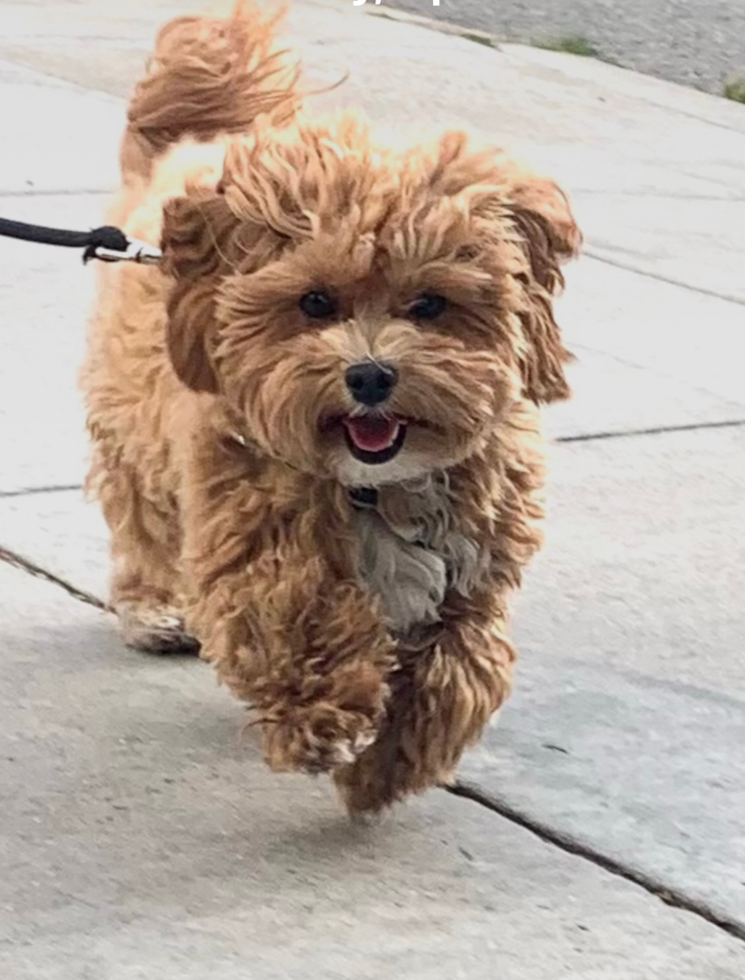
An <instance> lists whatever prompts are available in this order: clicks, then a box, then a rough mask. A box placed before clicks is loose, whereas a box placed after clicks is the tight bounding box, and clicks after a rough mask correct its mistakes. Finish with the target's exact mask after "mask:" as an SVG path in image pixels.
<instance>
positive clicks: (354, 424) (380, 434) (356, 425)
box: [344, 415, 398, 453]
mask: <svg viewBox="0 0 745 980" xmlns="http://www.w3.org/2000/svg"><path fill="white" fill-rule="evenodd" d="M344 424H345V425H346V427H347V432H348V433H349V437H350V439H351V440H352V442H353V443H354V444H355V446H356V447H357V448H358V449H364V450H366V451H367V452H369V453H378V452H380V450H381V449H387V448H388V446H390V444H391V443H392V442H393V439H394V436H395V435H396V430H397V429H398V422H396V421H395V420H394V419H384V418H381V417H380V416H370V415H368V416H361V417H360V418H348V419H345V420H344Z"/></svg>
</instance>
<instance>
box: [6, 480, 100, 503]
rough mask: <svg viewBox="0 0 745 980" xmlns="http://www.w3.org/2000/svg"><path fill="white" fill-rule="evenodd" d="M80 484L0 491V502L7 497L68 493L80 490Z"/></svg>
mask: <svg viewBox="0 0 745 980" xmlns="http://www.w3.org/2000/svg"><path fill="white" fill-rule="evenodd" d="M82 489H83V484H82V483H60V484H58V485H57V486H50V487H21V489H20V490H0V500H7V499H8V498H9V497H32V496H34V495H35V494H40V493H69V492H70V491H71V490H82Z"/></svg>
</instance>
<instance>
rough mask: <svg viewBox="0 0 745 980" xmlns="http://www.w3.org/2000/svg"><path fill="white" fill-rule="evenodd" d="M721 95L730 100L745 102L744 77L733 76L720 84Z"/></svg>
mask: <svg viewBox="0 0 745 980" xmlns="http://www.w3.org/2000/svg"><path fill="white" fill-rule="evenodd" d="M722 95H723V96H724V97H725V99H730V100H731V101H732V102H742V103H744V104H745V78H733V79H731V80H730V81H729V82H725V83H724V85H723V86H722Z"/></svg>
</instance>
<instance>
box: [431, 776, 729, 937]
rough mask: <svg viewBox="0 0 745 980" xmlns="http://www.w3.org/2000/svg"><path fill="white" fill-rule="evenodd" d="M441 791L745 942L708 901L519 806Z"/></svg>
mask: <svg viewBox="0 0 745 980" xmlns="http://www.w3.org/2000/svg"><path fill="white" fill-rule="evenodd" d="M442 789H444V790H445V791H446V792H448V793H451V794H452V795H453V796H458V797H461V798H463V799H466V800H471V802H473V803H476V804H478V805H479V806H482V807H485V808H486V809H487V810H491V811H492V812H493V813H497V814H499V816H500V817H503V818H504V819H505V820H509V821H510V823H513V824H515V825H516V826H518V827H522V828H523V830H527V831H528V832H529V833H531V834H533V835H534V836H535V837H538V838H539V839H540V840H542V841H543V842H544V843H545V844H550V845H552V846H553V847H557V848H559V850H561V851H564V852H565V853H566V854H572V855H574V856H575V857H579V858H582V859H583V860H585V861H589V862H590V863H591V864H594V865H595V866H596V867H598V868H602V869H603V871H607V872H608V873H609V874H612V875H615V876H616V877H618V878H623V879H625V880H626V881H629V882H631V883H632V884H635V885H638V886H639V887H640V888H643V889H644V891H646V892H647V893H648V894H650V895H653V896H654V897H655V898H659V899H660V900H661V901H662V902H664V903H665V904H666V905H669V906H671V907H672V908H676V909H681V910H682V911H684V912H690V913H691V914H692V915H696V916H698V917H699V918H700V919H704V920H705V921H706V922H708V923H709V924H710V925H713V926H716V927H717V928H718V929H722V930H723V931H724V932H726V933H728V934H729V935H730V936H734V938H735V939H740V940H742V941H743V942H745V925H743V923H741V922H738V921H737V919H734V918H732V917H730V916H728V915H722V914H721V913H720V912H717V911H716V910H714V909H712V908H710V907H709V906H708V905H706V903H705V902H701V901H699V900H697V899H695V898H690V897H689V896H688V895H686V894H685V893H684V892H681V891H679V890H678V889H676V888H671V887H670V886H668V885H666V884H664V883H663V882H661V881H658V880H657V879H656V878H655V877H654V876H653V875H650V874H647V873H646V872H644V871H638V870H637V869H636V868H630V867H628V865H625V864H622V863H621V862H620V861H618V860H616V859H615V858H613V857H610V856H609V855H608V854H604V853H603V852H602V851H599V850H596V849H595V848H594V847H593V846H592V845H591V844H584V843H582V842H581V841H578V840H576V839H575V838H573V837H570V836H569V835H568V834H565V833H563V832H562V831H560V830H557V829H556V828H555V827H550V826H549V825H548V824H546V823H543V822H542V821H541V820H538V819H536V818H535V817H531V816H529V815H528V814H526V813H524V812H522V811H521V810H520V809H518V808H517V807H515V806H512V804H510V803H507V802H505V801H504V800H500V799H499V798H498V797H496V796H493V795H492V794H491V793H489V792H487V791H486V790H483V789H482V788H481V787H480V786H478V785H476V784H475V783H470V782H464V781H463V780H460V779H458V780H456V781H455V782H454V783H451V784H450V785H443V786H442Z"/></svg>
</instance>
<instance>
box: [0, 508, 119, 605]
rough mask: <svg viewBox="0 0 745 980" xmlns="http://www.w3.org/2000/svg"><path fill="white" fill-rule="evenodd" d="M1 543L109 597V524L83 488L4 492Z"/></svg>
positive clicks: (0, 526)
mask: <svg viewBox="0 0 745 980" xmlns="http://www.w3.org/2000/svg"><path fill="white" fill-rule="evenodd" d="M0 544H3V545H5V547H6V548H11V549H12V550H14V551H16V552H18V553H19V554H21V555H24V556H25V557H27V558H31V559H32V560H33V561H35V562H36V563H37V564H39V565H41V566H43V567H44V568H46V569H48V570H49V571H50V572H52V573H54V574H55V575H59V576H61V577H62V578H64V579H66V580H67V581H69V582H71V583H72V584H73V585H75V586H76V587H77V588H79V589H84V590H85V591H86V592H90V593H92V594H93V595H95V596H98V597H99V598H101V599H103V600H105V599H106V598H107V597H108V583H109V574H110V564H109V549H108V528H107V527H106V523H105V521H104V519H103V516H102V514H101V512H100V510H99V508H98V506H97V505H96V504H92V503H87V502H86V501H85V499H84V497H83V493H82V491H80V490H70V491H58V492H51V493H31V494H21V495H19V496H12V497H2V496H0Z"/></svg>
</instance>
